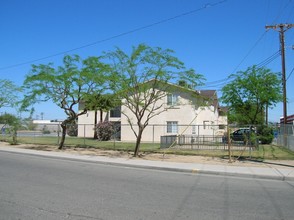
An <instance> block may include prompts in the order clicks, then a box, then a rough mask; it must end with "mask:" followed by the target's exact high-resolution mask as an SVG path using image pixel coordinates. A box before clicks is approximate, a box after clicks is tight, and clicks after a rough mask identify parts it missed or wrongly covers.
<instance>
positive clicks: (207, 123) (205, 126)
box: [203, 121, 209, 129]
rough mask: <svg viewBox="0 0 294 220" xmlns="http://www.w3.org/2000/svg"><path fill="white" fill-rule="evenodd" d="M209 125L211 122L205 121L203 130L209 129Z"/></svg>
mask: <svg viewBox="0 0 294 220" xmlns="http://www.w3.org/2000/svg"><path fill="white" fill-rule="evenodd" d="M208 125H209V121H203V129H207V128H208Z"/></svg>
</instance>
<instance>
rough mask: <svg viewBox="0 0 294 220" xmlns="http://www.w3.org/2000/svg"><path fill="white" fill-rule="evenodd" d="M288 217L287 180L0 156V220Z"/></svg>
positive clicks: (292, 213) (292, 197) (293, 206)
mask: <svg viewBox="0 0 294 220" xmlns="http://www.w3.org/2000/svg"><path fill="white" fill-rule="evenodd" d="M293 218H294V186H293V183H291V182H285V181H272V180H259V179H246V178H234V177H226V176H208V175H199V174H185V173H174V172H163V171H152V170H144V169H133V168H125V167H116V166H108V165H101V164H95V163H87V162H81V161H71V160H63V159H54V158H45V157H39V156H30V155H22V154H15V153H8V152H0V219H1V220H12V219H13V220H14V219H15V220H19V219H21V220H40V219H41V220H46V219H50V220H51V219H54V220H56V219H57V220H63V219H70V220H72V219H74V220H78V219H79V220H85V219H87V220H91V219H101V220H102V219H110V220H116V219H119V220H123V219H126V220H132V219H136V220H139V219H152V220H157V219H158V220H167V219H168V220H173V219H181V220H182V219H197V220H198V219H200V220H201V219H205V220H207V219H225V220H228V219H232V220H238V219H246V220H247V219H250V220H252V219H258V220H262V219H266V220H269V219H283V220H286V219H291V220H292V219H293Z"/></svg>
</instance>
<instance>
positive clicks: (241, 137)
mask: <svg viewBox="0 0 294 220" xmlns="http://www.w3.org/2000/svg"><path fill="white" fill-rule="evenodd" d="M251 134H255V130H254V129H252V128H251V129H250V128H239V129H238V130H236V131H234V132H233V133H231V139H232V141H243V142H244V143H245V142H246V141H248V140H249V137H250V136H251Z"/></svg>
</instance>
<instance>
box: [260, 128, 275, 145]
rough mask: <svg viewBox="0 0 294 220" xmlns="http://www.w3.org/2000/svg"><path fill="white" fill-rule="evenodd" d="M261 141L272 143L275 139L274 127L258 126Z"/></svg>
mask: <svg viewBox="0 0 294 220" xmlns="http://www.w3.org/2000/svg"><path fill="white" fill-rule="evenodd" d="M257 134H258V138H259V141H260V142H261V143H262V144H271V143H272V141H273V139H274V134H273V129H272V128H271V127H267V126H260V127H258V128H257Z"/></svg>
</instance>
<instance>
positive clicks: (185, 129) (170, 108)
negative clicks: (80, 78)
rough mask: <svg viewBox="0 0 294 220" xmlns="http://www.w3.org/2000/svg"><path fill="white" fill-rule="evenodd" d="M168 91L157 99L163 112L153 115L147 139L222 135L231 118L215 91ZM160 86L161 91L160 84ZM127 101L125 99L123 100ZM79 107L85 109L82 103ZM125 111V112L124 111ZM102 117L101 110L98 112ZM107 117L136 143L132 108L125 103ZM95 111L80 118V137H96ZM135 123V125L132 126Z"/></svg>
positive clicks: (173, 87)
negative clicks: (224, 111)
mask: <svg viewBox="0 0 294 220" xmlns="http://www.w3.org/2000/svg"><path fill="white" fill-rule="evenodd" d="M169 88H170V89H168V90H166V88H165V90H164V91H162V93H163V94H164V95H162V98H161V99H160V100H158V101H157V103H156V105H158V106H161V109H159V110H158V111H160V112H161V113H160V114H158V115H156V116H155V117H153V118H151V119H150V121H149V123H148V126H147V127H146V128H145V130H144V132H143V136H142V141H143V142H159V141H160V137H161V136H165V135H182V134H184V135H222V134H223V133H224V126H223V125H226V124H227V118H226V116H224V115H223V114H221V113H222V110H223V109H222V108H221V107H220V106H219V102H218V98H217V93H216V91H215V90H200V91H195V90H192V89H188V88H183V87H180V86H178V85H174V84H169ZM157 89H159V90H160V87H158V88H157ZM123 102H124V100H122V103H123ZM79 109H80V110H82V109H83V104H82V103H81V104H80V106H79ZM122 113H123V114H122ZM97 115H98V117H99V115H100V113H99V112H97ZM103 120H107V121H112V122H114V123H116V124H117V126H118V127H119V131H120V134H119V135H117V136H119V137H120V140H121V141H125V142H133V141H135V140H136V136H135V134H134V132H133V130H132V127H133V129H134V130H135V131H136V130H137V127H136V122H137V121H136V117H135V115H133V113H132V111H131V110H130V109H129V108H127V107H126V105H124V104H122V106H120V107H118V108H116V109H113V110H111V111H109V112H106V113H104V114H103ZM93 122H94V111H89V112H88V113H87V114H86V115H82V116H80V117H79V120H78V124H79V130H78V136H80V137H92V136H93V133H94V130H93V128H94V125H93ZM129 123H132V125H133V126H132V127H131V126H130V125H129Z"/></svg>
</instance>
